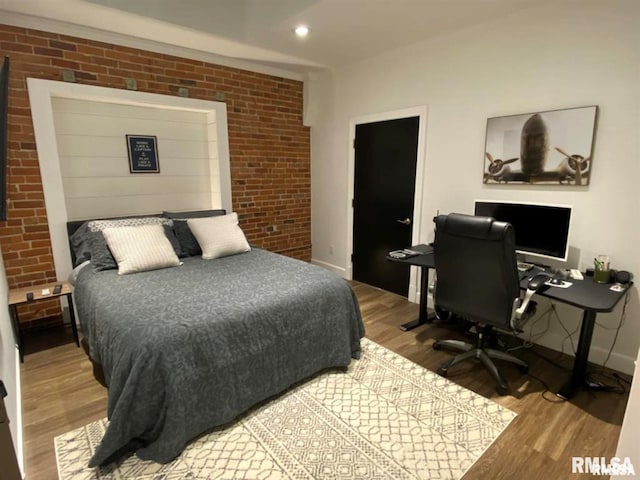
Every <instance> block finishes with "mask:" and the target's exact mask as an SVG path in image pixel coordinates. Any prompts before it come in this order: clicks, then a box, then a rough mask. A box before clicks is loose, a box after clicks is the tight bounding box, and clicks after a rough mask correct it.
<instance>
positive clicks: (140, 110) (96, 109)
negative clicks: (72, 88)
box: [51, 97, 211, 125]
mask: <svg viewBox="0 0 640 480" xmlns="http://www.w3.org/2000/svg"><path fill="white" fill-rule="evenodd" d="M51 103H52V105H53V111H54V115H55V114H58V113H77V114H84V115H86V116H101V117H117V118H121V119H128V118H135V119H139V120H172V121H174V122H180V123H193V124H197V125H202V124H207V122H208V121H210V119H209V117H211V116H210V115H207V114H206V113H204V112H196V111H189V110H185V109H179V110H178V109H174V108H159V107H152V106H142V105H131V104H123V103H112V102H99V101H90V100H78V99H71V98H61V97H53V98H52V99H51ZM203 117H204V118H203Z"/></svg>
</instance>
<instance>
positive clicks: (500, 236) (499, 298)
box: [433, 213, 535, 395]
mask: <svg viewBox="0 0 640 480" xmlns="http://www.w3.org/2000/svg"><path fill="white" fill-rule="evenodd" d="M435 223H436V233H435V242H434V257H435V265H436V274H437V281H436V286H435V297H434V303H436V305H437V306H438V307H439V308H442V309H444V310H446V311H448V312H451V313H453V314H455V315H458V316H460V317H462V318H463V319H465V320H468V321H470V322H473V323H475V329H476V332H477V337H478V338H477V343H476V345H471V344H469V343H465V342H462V341H458V340H440V341H437V342H435V343H434V344H433V348H434V349H435V350H439V349H440V348H445V347H447V348H452V349H454V350H458V351H462V352H464V353H462V354H459V355H457V356H455V357H453V358H452V359H451V360H449V361H448V362H447V363H445V364H444V365H442V367H440V368H439V369H438V374H439V375H442V376H446V375H447V372H448V370H449V368H451V367H452V366H454V365H456V364H457V363H460V362H462V361H463V360H467V359H469V358H475V359H479V360H480V361H481V362H482V363H483V364H484V366H485V367H486V368H487V369H488V370H489V372H490V373H491V375H492V376H493V377H494V378H495V380H496V382H497V388H496V389H497V391H498V393H500V394H501V395H504V394H505V393H507V392H508V389H509V387H508V385H507V382H506V381H505V380H504V378H503V377H502V375H501V374H500V372H499V371H498V369H497V367H496V366H495V364H494V363H493V361H492V359H498V360H506V361H508V362H511V363H515V364H516V365H517V366H518V368H519V369H520V370H521V371H522V372H523V373H526V372H527V371H528V369H529V367H528V365H527V364H526V363H525V362H523V361H522V360H520V359H519V358H517V357H514V356H513V355H510V354H508V353H505V352H502V351H499V350H495V349H492V348H488V339H489V338H491V337H492V336H493V329H494V328H499V329H503V330H511V331H515V332H521V331H522V329H521V327H522V325H523V324H524V322H526V320H527V318H529V317H530V316H531V315H532V314H533V313H534V310H535V302H530V299H531V296H532V294H533V293H534V291H533V290H528V291H527V294H526V296H525V300H524V301H522V300H521V299H520V278H519V274H518V267H517V262H516V251H515V243H514V234H513V227H512V226H511V225H510V224H508V223H505V222H498V221H496V220H494V219H493V218H490V217H474V216H470V215H462V214H457V213H451V214H449V215H440V216H438V217H436V218H435Z"/></svg>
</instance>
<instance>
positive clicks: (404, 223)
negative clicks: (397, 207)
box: [396, 218, 411, 225]
mask: <svg viewBox="0 0 640 480" xmlns="http://www.w3.org/2000/svg"><path fill="white" fill-rule="evenodd" d="M396 222H398V223H401V224H403V225H411V219H410V218H405V219H404V220H396Z"/></svg>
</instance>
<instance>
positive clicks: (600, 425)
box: [22, 283, 637, 480]
mask: <svg viewBox="0 0 640 480" xmlns="http://www.w3.org/2000/svg"><path fill="white" fill-rule="evenodd" d="M353 287H354V290H355V292H356V294H357V296H358V299H359V301H360V307H361V310H362V313H363V317H364V320H365V325H366V330H367V337H368V338H370V339H371V340H373V341H375V342H377V343H379V344H381V345H383V346H385V347H387V348H389V349H391V350H393V351H394V352H396V353H398V354H400V355H402V356H404V357H406V358H408V359H410V360H412V361H414V362H416V363H418V364H420V365H422V366H424V367H425V368H428V369H430V370H436V369H437V368H438V367H439V366H440V365H441V364H442V363H444V362H445V361H446V360H447V359H448V358H450V356H451V355H452V354H451V353H449V352H445V351H434V350H433V349H432V348H431V345H432V343H433V341H434V340H436V339H444V338H456V337H459V338H463V337H462V334H461V333H459V332H458V331H455V330H452V329H451V328H443V326H438V325H425V326H421V327H418V328H416V329H414V330H412V331H410V332H402V331H401V330H400V329H399V328H398V327H399V325H401V324H402V323H405V322H407V321H409V320H413V319H414V318H415V317H417V313H418V307H417V305H415V304H412V303H409V302H408V301H407V300H406V299H405V298H403V297H400V296H398V295H395V294H392V293H388V292H384V291H382V290H378V289H375V288H372V287H369V286H367V285H363V284H358V283H353ZM25 347H26V355H25V362H24V364H23V366H22V394H23V419H24V449H25V463H26V475H27V477H26V478H27V479H28V480H40V479H42V480H49V479H55V478H57V470H56V461H55V453H54V447H53V438H54V437H55V436H57V435H60V434H61V433H64V432H66V431H69V430H72V429H74V428H77V427H80V426H82V425H85V424H87V423H90V422H92V421H94V420H97V419H99V418H102V417H104V416H106V405H107V392H106V389H105V388H103V387H102V386H101V385H100V384H99V383H98V382H97V381H96V380H95V379H94V377H93V373H92V367H91V363H90V362H89V361H88V359H87V357H86V355H85V353H84V351H83V350H82V349H80V348H77V347H76V346H75V344H74V343H73V339H72V336H71V331H70V329H69V328H66V329H58V330H48V331H43V332H38V333H34V334H28V335H27V337H26V344H25ZM534 352H537V353H534ZM538 353H539V354H541V355H544V356H546V357H548V358H550V359H554V360H555V361H556V362H557V363H558V364H559V365H561V366H563V367H564V368H570V367H571V365H572V359H571V358H570V357H567V356H564V357H563V358H558V353H557V352H553V351H551V350H547V349H544V348H542V347H535V348H534V349H533V351H530V350H519V351H517V352H515V354H516V355H517V356H519V357H520V358H522V359H523V360H525V361H526V362H528V363H529V365H530V373H531V375H532V376H528V375H522V374H520V373H519V371H518V369H517V368H516V367H513V366H510V365H506V364H501V365H500V366H502V367H503V368H501V372H502V373H503V374H504V375H505V377H506V378H507V380H508V381H509V383H510V385H511V389H512V392H511V394H510V395H507V396H498V395H497V394H496V393H495V389H494V383H493V381H492V379H491V377H490V376H489V374H488V373H487V372H486V371H485V370H484V368H483V367H482V366H481V365H480V364H475V363H474V362H465V363H464V364H460V365H458V366H456V367H455V368H454V369H453V370H452V371H450V372H449V378H450V379H451V380H452V381H454V382H456V383H458V384H459V385H462V386H464V387H466V388H469V389H470V390H473V391H475V392H477V393H479V394H480V395H483V396H485V397H488V398H491V399H493V400H494V401H496V402H497V403H499V404H501V405H503V406H505V407H507V408H509V409H511V410H513V411H514V412H516V413H517V414H518V416H517V417H516V419H515V420H514V421H513V422H512V423H511V425H510V426H509V427H508V428H507V429H506V430H505V432H504V433H503V434H502V435H501V436H500V437H499V438H498V440H497V441H496V442H494V444H493V445H491V447H490V448H489V449H488V450H487V451H486V452H485V454H484V455H483V456H482V457H481V458H480V459H479V460H478V461H477V462H476V463H475V464H474V465H473V466H472V467H471V469H470V470H469V471H468V472H467V473H466V474H465V476H464V480H487V479H492V480H493V479H513V478H518V479H524V480H528V479H570V478H580V477H583V476H584V475H573V476H572V474H571V457H574V456H577V457H584V456H588V457H605V458H610V457H612V456H614V454H615V450H616V446H617V442H618V435H619V433H620V425H621V423H622V419H623V416H624V409H625V406H626V403H627V398H628V394H626V393H624V394H616V393H606V392H598V393H592V392H581V393H580V394H578V395H577V396H576V397H575V398H574V399H573V400H572V401H570V402H560V401H559V399H557V397H555V395H553V394H552V393H550V392H546V393H545V387H544V386H543V385H542V383H541V382H540V381H539V380H536V379H534V377H537V378H539V379H540V380H542V381H544V382H545V383H546V384H547V385H548V387H549V388H550V389H551V390H552V391H555V390H556V389H558V388H559V387H560V386H561V385H562V384H563V383H564V381H565V379H566V378H567V372H566V371H565V370H563V369H562V368H559V367H557V366H554V365H552V364H550V363H549V362H547V361H546V360H544V359H543V358H542V357H540V356H538ZM598 370H599V368H598ZM608 383H611V381H610V380H609V381H608ZM636 468H637V466H636ZM591 478H593V477H591ZM595 478H598V477H595ZM602 478H605V477H602Z"/></svg>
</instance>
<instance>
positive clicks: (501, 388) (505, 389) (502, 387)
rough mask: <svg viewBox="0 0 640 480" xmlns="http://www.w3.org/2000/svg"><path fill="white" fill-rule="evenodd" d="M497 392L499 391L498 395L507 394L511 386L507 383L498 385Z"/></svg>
mask: <svg viewBox="0 0 640 480" xmlns="http://www.w3.org/2000/svg"><path fill="white" fill-rule="evenodd" d="M496 392H498V395H506V394H507V393H509V387H507V386H506V385H496Z"/></svg>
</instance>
